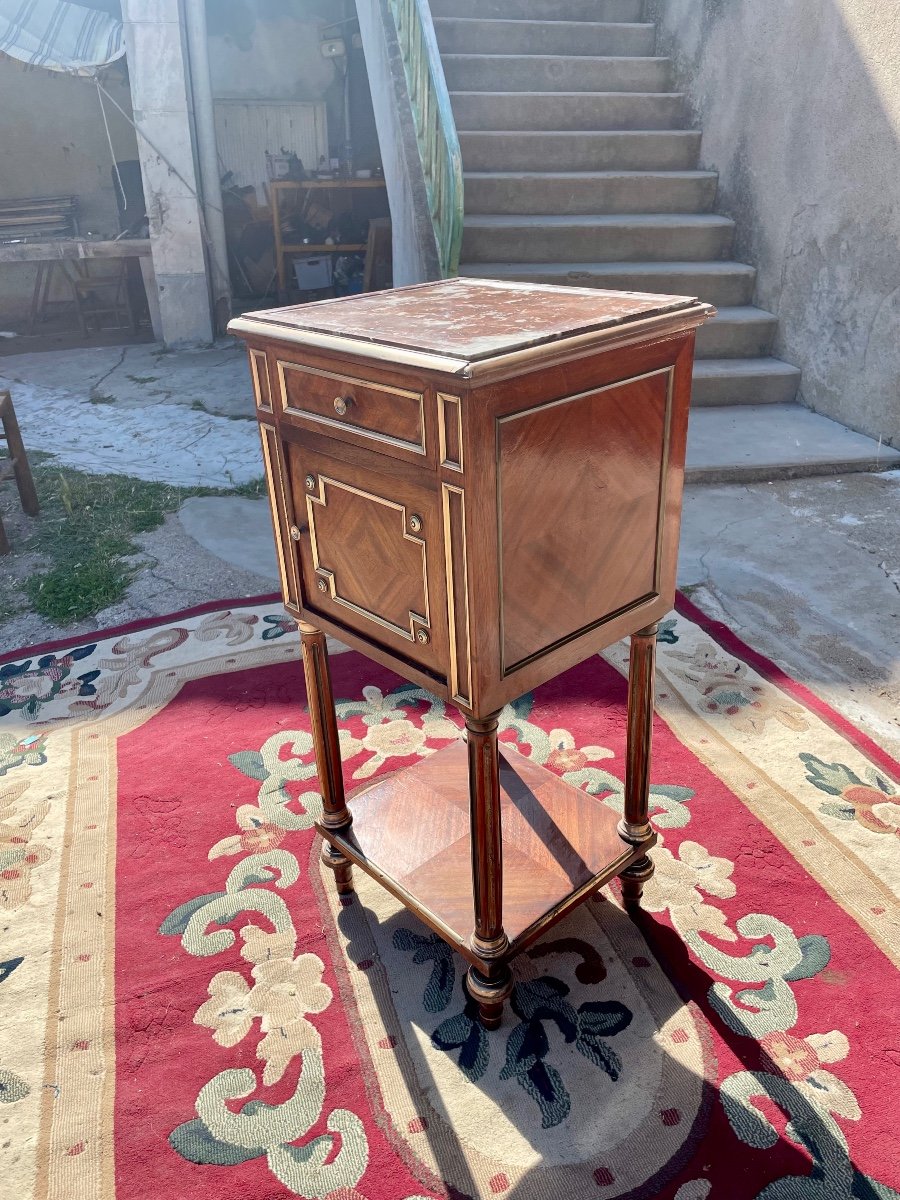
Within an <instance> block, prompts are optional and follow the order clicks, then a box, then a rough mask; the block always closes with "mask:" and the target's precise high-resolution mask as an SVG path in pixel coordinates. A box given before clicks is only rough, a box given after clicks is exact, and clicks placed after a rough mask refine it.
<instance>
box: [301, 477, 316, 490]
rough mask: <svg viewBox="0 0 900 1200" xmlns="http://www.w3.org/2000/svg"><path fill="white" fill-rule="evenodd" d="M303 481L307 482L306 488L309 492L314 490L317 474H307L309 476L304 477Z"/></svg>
mask: <svg viewBox="0 0 900 1200" xmlns="http://www.w3.org/2000/svg"><path fill="white" fill-rule="evenodd" d="M303 482H304V483H305V484H306V490H307V491H308V492H314V491H315V490H316V477H315V475H307V477H306V478H305V479H304V481H303Z"/></svg>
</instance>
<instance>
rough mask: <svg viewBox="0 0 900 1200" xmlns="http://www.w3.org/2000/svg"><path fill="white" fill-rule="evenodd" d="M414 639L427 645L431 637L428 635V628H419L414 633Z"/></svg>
mask: <svg viewBox="0 0 900 1200" xmlns="http://www.w3.org/2000/svg"><path fill="white" fill-rule="evenodd" d="M416 641H417V642H421V643H422V645H423V646H427V645H428V643H429V642H430V641H431V638H430V637H429V636H428V630H427V629H420V630H419V631H418V632H417V633H416Z"/></svg>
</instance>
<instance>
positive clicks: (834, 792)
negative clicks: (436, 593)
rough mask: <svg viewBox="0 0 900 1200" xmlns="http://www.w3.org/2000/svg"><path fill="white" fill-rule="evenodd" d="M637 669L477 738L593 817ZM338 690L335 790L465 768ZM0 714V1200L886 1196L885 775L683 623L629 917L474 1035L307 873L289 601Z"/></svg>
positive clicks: (427, 699) (530, 699) (345, 674)
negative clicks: (535, 765)
mask: <svg viewBox="0 0 900 1200" xmlns="http://www.w3.org/2000/svg"><path fill="white" fill-rule="evenodd" d="M626 655H627V650H626V648H625V647H624V646H622V645H617V646H614V647H611V648H610V649H609V650H608V651H606V652H605V653H604V654H603V655H602V656H598V657H596V658H594V659H591V660H590V661H588V662H587V663H583V664H582V665H581V666H579V667H576V668H575V669H574V670H572V671H570V672H568V674H567V675H565V676H563V677H561V678H560V679H558V680H555V681H554V682H552V683H550V684H548V685H546V686H544V687H542V688H540V689H539V690H537V691H536V692H535V693H533V694H531V695H528V696H524V697H522V698H521V700H519V701H517V702H516V704H515V705H512V706H510V707H508V708H507V709H506V710H504V713H503V715H502V718H501V723H500V727H501V730H502V735H501V736H502V740H503V741H507V742H510V743H515V744H516V746H517V748H518V749H519V750H520V751H521V752H522V753H525V754H528V755H530V756H531V757H533V758H535V759H536V760H537V761H538V762H541V763H543V764H544V765H546V766H547V767H548V768H549V769H550V770H552V771H555V772H556V773H558V774H560V775H561V776H563V777H564V778H565V779H566V780H568V781H569V782H570V783H572V784H574V785H575V786H577V787H580V788H583V789H584V790H585V791H587V792H588V793H590V794H591V795H593V796H595V797H596V798H597V804H598V805H599V804H605V805H608V806H610V807H611V808H613V809H614V810H621V805H622V782H621V781H622V775H623V770H624V749H625V745H624V742H625V739H624V704H625V680H624V678H623V672H624V670H625V669H626V665H627V662H626ZM332 666H333V677H334V689H335V695H336V696H337V697H339V705H338V708H339V714H340V718H341V738H342V746H343V753H344V762H345V773H346V777H347V781H348V784H350V785H351V786H357V785H358V784H359V783H361V782H364V781H365V780H366V779H370V778H372V777H374V776H375V775H378V774H381V773H385V772H388V771H393V770H396V769H397V768H398V767H401V766H403V765H404V764H407V763H410V762H413V761H415V759H416V758H419V757H422V756H424V755H427V754H429V753H430V752H432V751H433V750H435V749H438V748H440V747H441V746H444V745H446V744H447V743H448V742H449V741H450V740H451V739H454V738H456V737H457V736H458V735H459V731H460V729H461V727H462V721H461V719H460V717H459V714H458V713H457V712H456V711H455V710H454V709H452V708H450V707H447V706H445V705H444V704H443V703H442V702H441V701H439V700H437V699H435V698H434V697H432V696H430V695H428V694H427V693H425V692H423V691H422V690H420V689H418V688H416V687H414V686H413V685H411V684H406V683H403V682H402V681H400V680H399V679H398V678H397V677H396V676H394V675H392V674H391V673H390V672H388V671H386V670H384V669H383V668H381V667H379V666H376V665H374V664H372V663H370V662H369V661H367V660H366V659H364V658H362V657H361V656H359V655H357V654H354V653H350V652H347V653H343V654H338V655H335V656H334V657H333V660H332ZM0 717H2V719H0V908H2V910H3V922H2V934H0V1027H2V1030H3V1039H2V1042H0V1104H2V1108H0V1118H2V1120H3V1124H4V1136H3V1138H2V1139H0V1140H2V1142H3V1145H2V1148H0V1162H2V1164H3V1165H2V1172H3V1178H4V1181H5V1186H6V1185H8V1186H10V1187H11V1189H12V1190H11V1191H10V1195H15V1196H16V1197H18V1198H20V1200H38V1198H40V1200H44V1198H53V1200H57V1198H58V1200H72V1198H73V1197H77V1200H132V1198H134V1200H138V1198H140V1200H188V1198H190V1197H203V1200H232V1198H233V1200H239V1198H240V1200H244V1198H246V1197H253V1198H254V1200H276V1198H279V1200H280V1198H287V1197H293V1196H301V1197H308V1198H312V1197H315V1198H317V1200H325V1198H326V1197H327V1198H328V1200H420V1198H421V1200H430V1198H434V1197H449V1198H453V1200H461V1198H463V1197H472V1198H478V1200H481V1198H482V1197H484V1198H493V1197H502V1198H506V1200H613V1198H616V1200H624V1198H625V1197H629V1198H631V1200H640V1198H648V1200H649V1198H650V1197H661V1198H662V1200H705V1198H706V1197H710V1198H711V1200H720V1198H721V1200H850V1198H854V1197H855V1198H856V1200H888V1198H896V1197H898V1195H900V1193H898V1192H896V1191H894V1190H893V1187H897V1186H900V1156H898V1150H897V1145H898V1143H897V1138H896V1129H895V1117H894V1105H893V1099H894V1093H895V1090H896V1078H897V1067H898V1065H900V1064H898V1060H897V1050H896V1046H897V1028H896V998H897V994H898V989H897V977H896V973H895V969H894V964H895V963H896V961H897V957H898V953H900V923H898V920H897V903H896V896H895V894H894V891H893V890H892V889H893V888H895V887H896V885H897V882H898V879H900V863H898V857H900V844H898V837H897V833H898V829H900V795H898V793H900V788H898V786H897V778H898V775H897V773H896V770H895V769H894V770H893V771H892V766H891V763H890V761H889V760H888V759H887V757H886V756H885V755H884V754H883V753H881V752H880V751H879V749H878V747H877V746H875V745H873V744H872V743H871V742H870V741H869V739H868V738H866V737H865V736H864V735H863V734H861V733H859V732H858V731H856V730H854V729H852V728H851V727H850V726H849V725H848V724H847V722H846V721H844V720H843V719H842V718H840V717H839V716H837V714H835V713H833V712H831V710H829V709H828V708H827V707H826V706H825V705H824V704H822V703H821V701H819V700H817V699H816V698H815V697H814V696H812V695H811V694H810V693H809V692H807V691H806V690H805V689H804V688H802V687H801V686H800V685H798V684H795V683H794V682H793V681H791V680H789V679H787V678H786V677H785V676H783V675H781V674H780V673H779V672H777V671H776V670H775V668H773V667H772V666H771V664H768V663H766V662H765V660H763V659H761V658H760V657H759V656H757V655H755V654H754V653H753V652H752V651H750V650H749V649H747V648H746V647H742V646H741V645H740V643H738V642H737V640H736V639H734V638H733V637H731V635H728V634H727V632H725V631H723V630H722V629H721V628H718V627H715V626H714V625H713V624H711V623H710V622H708V621H706V620H705V619H704V618H702V616H701V614H699V613H697V611H696V610H694V609H692V608H691V606H690V605H688V604H686V603H685V604H682V606H681V611H680V613H679V615H678V616H677V617H675V616H673V617H672V618H670V619H669V620H668V621H665V622H664V623H663V625H662V628H661V632H660V639H659V675H658V704H657V716H656V722H655V727H654V770H653V789H652V795H651V811H652V813H653V820H654V824H655V826H656V829H657V831H658V832H659V835H660V846H659V847H658V848H657V849H656V850H655V851H654V853H653V857H654V860H655V863H656V874H655V875H654V877H653V879H652V881H651V882H650V883H649V884H648V886H647V889H646V892H645V911H644V912H643V913H642V914H641V915H640V916H639V917H638V919H637V921H631V920H629V919H628V918H627V917H626V916H625V914H624V912H623V911H622V909H621V907H620V905H619V902H618V896H617V893H616V892H615V891H614V890H612V889H611V890H607V891H605V892H604V893H602V894H601V895H599V896H597V897H596V898H595V899H594V900H593V901H591V902H589V903H588V904H585V905H583V906H582V907H581V908H580V909H578V910H577V911H576V912H575V913H573V914H572V915H571V916H570V917H569V918H568V919H567V920H566V921H564V922H563V923H561V924H560V925H558V926H557V927H555V928H554V929H553V930H552V931H550V932H549V933H548V934H547V935H546V936H545V937H544V938H543V939H542V940H541V941H539V942H538V943H537V944H536V945H534V946H533V947H532V948H531V950H530V951H529V952H528V953H527V954H525V955H522V956H520V958H519V959H518V960H517V962H516V965H515V973H516V984H515V990H514V993H513V997H512V1001H511V1004H510V1005H508V1006H507V1010H506V1013H505V1015H504V1021H503V1025H502V1027H501V1028H500V1029H499V1030H498V1031H496V1032H495V1033H491V1034H486V1033H485V1032H484V1031H483V1030H482V1029H481V1027H480V1025H479V1024H478V1023H477V1021H476V1019H475V1013H474V1011H473V1009H472V1007H471V1005H470V1004H469V1002H468V1001H467V999H466V996H465V994H464V992H463V989H462V977H463V973H464V964H463V963H462V962H461V961H460V960H458V959H457V958H456V957H455V956H454V954H453V953H452V952H451V950H450V949H449V948H448V947H447V946H446V945H445V943H444V942H442V941H441V940H440V939H439V938H438V937H437V936H436V935H434V934H432V933H430V932H429V931H428V930H427V929H426V928H425V927H424V926H423V925H421V924H420V923H419V922H418V921H417V920H416V919H415V918H414V917H412V916H411V915H410V914H409V913H408V912H407V911H406V910H405V909H403V908H402V907H401V906H400V905H399V904H398V903H397V902H396V901H395V900H394V899H393V898H392V897H390V896H389V895H388V894H387V893H385V892H384V891H383V890H382V889H381V888H379V887H378V886H377V885H375V884H374V883H372V882H371V881H370V880H369V879H368V878H367V877H366V876H364V875H363V873H362V872H360V871H358V870H357V871H356V872H355V873H354V877H355V881H356V886H357V892H356V894H355V895H354V896H353V897H348V898H345V900H344V901H340V900H339V899H338V897H337V895H336V894H335V891H334V887H333V879H332V877H331V874H330V872H328V871H326V870H324V869H323V868H321V867H320V864H319V861H318V854H317V850H318V847H317V842H318V838H317V836H316V835H315V833H314V830H313V829H312V827H311V826H312V822H313V821H314V819H315V818H316V816H317V814H318V813H319V811H320V806H321V800H320V796H319V793H318V790H317V780H316V771H315V764H314V761H313V751H312V739H311V737H310V734H309V725H308V719H307V714H306V710H305V696H304V691H303V681H302V672H301V670H300V666H299V662H298V645H297V637H296V633H295V632H294V631H293V627H292V625H291V623H290V622H289V621H288V620H287V619H286V618H285V616H284V613H283V610H282V609H281V607H280V605H278V604H275V603H271V602H265V601H261V600H257V601H254V602H250V603H246V604H243V605H241V604H235V605H232V606H231V607H229V608H223V607H219V608H216V609H208V610H205V611H204V610H201V611H196V612H193V613H188V614H181V615H179V616H176V617H172V618H169V619H168V620H167V621H166V623H164V624H157V625H152V626H149V627H146V626H145V627H141V628H134V629H132V630H130V631H116V632H111V633H110V634H109V635H106V634H104V635H103V636H102V637H99V638H98V639H97V640H96V641H94V642H92V643H85V644H80V645H78V646H74V647H46V648H42V649H40V650H37V651H31V652H29V653H28V654H22V655H20V656H18V657H15V658H13V659H12V661H9V662H7V663H6V665H5V666H2V667H0ZM427 820H428V814H427V812H422V813H420V814H412V816H411V831H412V835H413V836H414V831H415V824H416V821H422V822H424V821H427ZM892 1022H893V1023H892Z"/></svg>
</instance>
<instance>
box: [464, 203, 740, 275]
mask: <svg viewBox="0 0 900 1200" xmlns="http://www.w3.org/2000/svg"><path fill="white" fill-rule="evenodd" d="M733 232H734V223H733V222H732V221H730V220H729V219H728V218H727V217H720V216H716V215H714V214H706V213H702V214H697V215H695V214H687V213H685V214H678V215H671V214H667V213H660V214H653V215H644V214H641V215H630V216H572V217H549V216H540V217H537V216H535V217H527V216H525V217H513V216H475V217H466V221H465V226H464V230H463V245H462V259H463V261H464V262H466V263H470V264H471V263H477V262H496V261H497V260H498V259H499V260H500V261H507V262H557V263H558V262H579V263H581V262H584V260H585V259H591V260H594V261H598V262H600V261H604V260H605V261H617V262H621V261H623V260H624V261H629V260H631V259H635V260H638V261H646V260H647V259H659V260H667V259H668V260H674V259H678V260H683V259H685V258H692V259H694V258H696V259H710V258H722V257H724V256H725V255H726V254H727V253H728V250H729V248H730V246H731V239H732V235H733Z"/></svg>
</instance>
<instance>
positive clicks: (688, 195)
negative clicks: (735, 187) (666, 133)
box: [465, 174, 716, 216]
mask: <svg viewBox="0 0 900 1200" xmlns="http://www.w3.org/2000/svg"><path fill="white" fill-rule="evenodd" d="M465 195H466V212H467V213H470V214H475V213H495V214H504V213H505V214H511V215H514V216H515V215H518V214H523V215H524V214H537V213H544V214H546V213H551V214H553V215H554V216H570V215H573V214H576V213H578V214H590V213H698V212H708V211H709V209H710V208H712V205H713V201H714V200H715V197H716V178H715V176H710V177H702V178H700V179H679V178H678V177H677V176H675V177H674V178H667V177H666V175H665V174H663V175H651V176H649V177H647V178H640V177H639V176H638V177H632V178H617V179H609V180H596V179H591V178H586V179H577V178H576V179H564V180H557V179H537V180H535V179H528V180H523V179H522V178H521V177H518V176H515V175H511V176H510V177H509V178H508V179H506V178H500V179H474V178H472V177H471V176H469V177H468V178H467V179H466V188H465Z"/></svg>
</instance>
